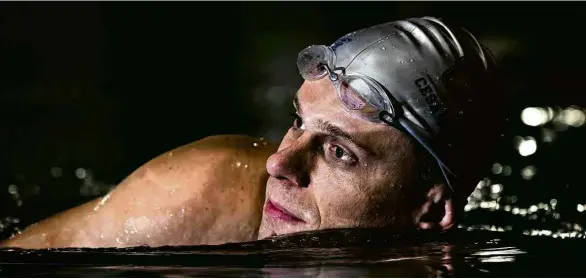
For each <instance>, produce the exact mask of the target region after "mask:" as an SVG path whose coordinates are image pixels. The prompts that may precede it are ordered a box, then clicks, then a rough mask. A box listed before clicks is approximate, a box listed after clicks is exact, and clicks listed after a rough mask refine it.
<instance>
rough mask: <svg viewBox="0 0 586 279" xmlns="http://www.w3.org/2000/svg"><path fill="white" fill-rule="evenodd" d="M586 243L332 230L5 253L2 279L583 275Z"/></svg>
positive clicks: (0, 254)
mask: <svg viewBox="0 0 586 279" xmlns="http://www.w3.org/2000/svg"><path fill="white" fill-rule="evenodd" d="M584 248H586V246H585V245H584V240H581V239H552V238H547V237H539V236H524V235H520V234H515V233H512V232H482V231H465V230H456V231H454V232H451V233H443V234H440V233H414V234H412V235H409V236H402V237H399V236H398V235H396V234H393V233H390V232H386V231H381V230H330V231H320V232H311V233H301V234H295V235H291V236H285V237H278V238H274V239H267V240H262V241H254V242H246V243H232V244H225V245H216V246H180V247H171V246H165V247H156V248H151V247H132V248H123V249H113V248H100V249H43V250H21V249H0V276H2V277H11V276H18V277H40V276H51V277H55V276H57V277H452V276H457V277H576V276H579V277H584V276H586V272H584V271H583V270H582V269H581V267H582V265H583V263H582V262H583V261H582V260H581V257H580V253H581V252H582V251H583V250H584Z"/></svg>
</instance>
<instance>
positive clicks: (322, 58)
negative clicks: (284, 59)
mask: <svg viewBox="0 0 586 279" xmlns="http://www.w3.org/2000/svg"><path fill="white" fill-rule="evenodd" d="M334 59H335V54H334V51H333V50H332V49H331V48H328V47H326V46H310V47H307V48H305V49H304V50H302V51H301V52H299V55H298V56H297V69H298V70H299V73H300V74H301V76H302V77H303V78H304V79H306V80H318V79H321V78H323V77H324V76H325V75H327V73H328V71H327V69H326V67H327V66H330V65H333V64H334V62H335V61H334Z"/></svg>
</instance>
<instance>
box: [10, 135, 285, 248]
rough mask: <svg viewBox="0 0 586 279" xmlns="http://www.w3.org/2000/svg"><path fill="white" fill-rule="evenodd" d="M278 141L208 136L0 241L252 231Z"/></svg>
mask: <svg viewBox="0 0 586 279" xmlns="http://www.w3.org/2000/svg"><path fill="white" fill-rule="evenodd" d="M275 150H276V146H275V145H273V144H270V143H267V142H264V141H262V140H261V139H259V138H252V137H248V136H239V135H222V136H212V137H207V138H204V139H202V140H198V141H196V142H193V143H190V144H187V145H184V146H181V147H178V148H176V149H173V150H171V151H168V152H165V153H163V154H161V155H159V156H157V157H156V158H154V159H152V160H151V161H149V162H147V163H145V164H144V165H142V166H141V167H139V168H138V169H137V170H136V171H134V172H133V173H132V174H130V175H129V176H128V177H127V178H126V179H124V180H123V181H122V182H121V183H120V184H119V185H118V186H117V187H116V188H115V189H114V190H113V191H111V192H110V193H109V194H108V195H106V196H104V197H101V198H99V199H96V200H94V201H91V202H89V203H86V204H83V205H80V206H78V207H76V208H73V209H70V210H67V211H65V212H62V213H60V214H58V215H56V216H53V217H50V218H48V219H46V220H43V221H41V222H39V223H38V224H35V225H33V226H31V227H29V228H27V229H26V230H25V231H24V232H23V233H22V234H21V235H19V236H17V237H14V238H12V239H10V240H9V241H7V242H5V243H3V244H1V245H4V246H18V247H27V248H47V247H125V246H134V245H149V246H161V245H197V244H220V243H226V242H238V241H249V240H252V239H255V238H256V236H257V229H258V226H259V225H260V218H261V214H262V204H263V202H264V192H265V184H266V179H267V178H268V174H267V173H266V169H265V164H266V160H267V158H268V157H269V156H270V155H271V154H272V153H273V152H274V151H275Z"/></svg>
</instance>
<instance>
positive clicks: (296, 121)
mask: <svg viewBox="0 0 586 279" xmlns="http://www.w3.org/2000/svg"><path fill="white" fill-rule="evenodd" d="M291 116H293V128H295V129H297V130H304V129H305V124H303V119H301V117H300V116H299V114H297V113H296V112H292V113H291Z"/></svg>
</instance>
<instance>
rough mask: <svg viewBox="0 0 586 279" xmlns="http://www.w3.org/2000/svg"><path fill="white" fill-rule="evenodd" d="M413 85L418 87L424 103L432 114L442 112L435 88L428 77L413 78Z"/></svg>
mask: <svg viewBox="0 0 586 279" xmlns="http://www.w3.org/2000/svg"><path fill="white" fill-rule="evenodd" d="M414 83H415V86H417V88H419V93H420V94H421V96H423V97H424V98H425V103H427V106H428V108H429V110H430V111H431V113H432V114H433V115H436V116H437V115H438V114H439V113H442V112H443V106H442V104H441V102H440V100H439V98H438V97H437V93H436V90H435V89H434V87H433V83H431V82H430V79H429V78H428V77H421V78H418V79H416V80H415V82H414Z"/></svg>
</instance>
